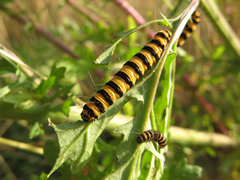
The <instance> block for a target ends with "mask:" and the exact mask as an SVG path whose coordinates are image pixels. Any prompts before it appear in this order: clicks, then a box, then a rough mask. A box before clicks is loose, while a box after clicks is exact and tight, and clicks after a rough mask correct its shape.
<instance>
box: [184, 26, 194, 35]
mask: <svg viewBox="0 0 240 180" xmlns="http://www.w3.org/2000/svg"><path fill="white" fill-rule="evenodd" d="M185 29H186V30H187V31H189V32H190V33H192V32H193V29H192V28H191V27H189V26H188V25H187V24H186V26H185Z"/></svg>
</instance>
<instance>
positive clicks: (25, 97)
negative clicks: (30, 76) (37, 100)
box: [4, 92, 32, 108]
mask: <svg viewBox="0 0 240 180" xmlns="http://www.w3.org/2000/svg"><path fill="white" fill-rule="evenodd" d="M31 99H32V94H29V93H22V92H19V94H8V95H7V96H6V97H5V98H4V101H5V102H8V103H12V104H14V107H15V108H16V107H19V106H20V105H21V104H22V103H24V102H26V104H25V105H24V106H25V107H27V105H32V102H31V101H29V100H31ZM27 101H28V102H27Z"/></svg>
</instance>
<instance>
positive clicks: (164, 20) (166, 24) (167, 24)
mask: <svg viewBox="0 0 240 180" xmlns="http://www.w3.org/2000/svg"><path fill="white" fill-rule="evenodd" d="M161 15H162V17H163V22H162V25H164V26H166V27H170V28H171V29H172V25H171V23H170V22H169V21H168V19H167V18H166V16H164V15H163V14H162V13H161Z"/></svg>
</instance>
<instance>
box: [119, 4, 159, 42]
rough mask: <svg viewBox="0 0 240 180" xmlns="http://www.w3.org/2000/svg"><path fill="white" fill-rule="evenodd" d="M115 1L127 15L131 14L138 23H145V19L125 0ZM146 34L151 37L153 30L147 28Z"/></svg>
mask: <svg viewBox="0 0 240 180" xmlns="http://www.w3.org/2000/svg"><path fill="white" fill-rule="evenodd" d="M115 3H117V4H118V5H120V7H122V9H123V10H125V11H126V12H127V13H128V14H129V15H131V16H132V17H133V19H134V20H135V21H136V23H137V24H138V25H142V24H144V23H146V20H145V19H144V18H143V17H142V16H141V14H139V13H138V11H137V10H136V9H135V8H134V7H132V6H131V5H130V4H129V3H128V2H127V1H126V0H115ZM147 34H148V36H149V37H150V38H152V37H153V36H154V35H155V31H153V30H152V29H149V28H148V29H147Z"/></svg>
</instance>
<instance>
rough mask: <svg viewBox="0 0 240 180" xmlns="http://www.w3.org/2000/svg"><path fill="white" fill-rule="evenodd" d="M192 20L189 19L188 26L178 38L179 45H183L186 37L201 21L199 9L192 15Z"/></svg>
mask: <svg viewBox="0 0 240 180" xmlns="http://www.w3.org/2000/svg"><path fill="white" fill-rule="evenodd" d="M191 19H192V21H188V22H187V24H186V26H185V27H184V29H183V32H182V34H181V35H180V37H179V39H178V44H177V46H178V47H179V46H182V45H183V44H184V43H185V41H186V39H187V38H189V36H190V35H191V33H192V32H193V31H194V30H195V29H196V28H197V25H198V23H199V22H200V13H199V12H198V11H194V13H193V14H192V16H191Z"/></svg>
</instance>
